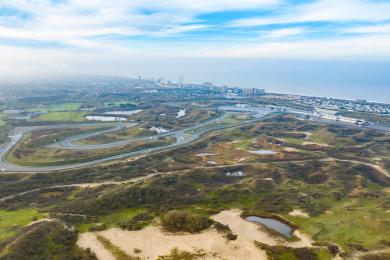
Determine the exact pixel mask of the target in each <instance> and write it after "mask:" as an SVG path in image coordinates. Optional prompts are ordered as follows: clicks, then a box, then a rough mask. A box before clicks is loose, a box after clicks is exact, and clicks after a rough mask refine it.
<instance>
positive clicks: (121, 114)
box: [104, 109, 142, 116]
mask: <svg viewBox="0 0 390 260" xmlns="http://www.w3.org/2000/svg"><path fill="white" fill-rule="evenodd" d="M139 112H142V109H137V110H128V111H108V112H104V114H106V115H120V116H130V115H134V114H137V113H139Z"/></svg>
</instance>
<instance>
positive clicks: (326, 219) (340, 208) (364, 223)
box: [290, 199, 390, 250]
mask: <svg viewBox="0 0 390 260" xmlns="http://www.w3.org/2000/svg"><path fill="white" fill-rule="evenodd" d="M389 216H390V213H388V212H386V211H385V210H384V209H383V208H379V207H378V203H377V202H375V201H373V200H372V199H345V200H343V201H342V202H340V203H337V204H335V205H334V206H332V207H331V209H330V210H328V212H327V213H323V214H321V215H319V216H316V217H310V218H299V217H295V218H293V220H294V221H295V222H296V223H298V224H299V225H300V226H301V227H302V228H303V229H304V230H305V231H306V232H307V233H309V234H311V235H312V236H313V238H314V239H316V240H322V241H332V242H335V243H337V244H339V245H341V246H342V247H344V249H347V250H348V248H349V247H348V246H347V245H353V244H360V245H363V246H364V247H366V248H368V249H372V247H373V246H375V245H378V244H380V241H382V240H386V241H389V239H390V217H389ZM290 218H291V217H290Z"/></svg>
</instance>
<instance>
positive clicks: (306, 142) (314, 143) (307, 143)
mask: <svg viewBox="0 0 390 260" xmlns="http://www.w3.org/2000/svg"><path fill="white" fill-rule="evenodd" d="M302 144H303V145H311V144H313V145H318V146H323V147H332V146H331V145H329V144H321V143H316V142H309V141H305V142H303V143H302Z"/></svg>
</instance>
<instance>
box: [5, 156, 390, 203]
mask: <svg viewBox="0 0 390 260" xmlns="http://www.w3.org/2000/svg"><path fill="white" fill-rule="evenodd" d="M313 160H317V161H320V162H332V161H337V162H348V163H353V164H363V165H366V166H369V167H372V168H374V169H376V170H378V171H379V172H381V173H382V174H383V175H385V176H387V177H389V178H390V173H389V172H387V171H386V170H385V169H383V168H381V167H379V166H378V165H375V164H370V163H366V162H361V161H356V160H345V159H337V158H334V157H327V158H321V159H305V160H285V161H275V162H255V163H238V164H233V165H226V164H225V165H213V166H207V168H208V169H210V168H212V169H227V168H229V167H232V168H236V167H238V166H248V165H259V164H273V163H274V164H286V163H305V162H309V161H313ZM203 168H204V166H198V167H195V168H191V169H184V170H177V171H170V172H159V173H152V174H148V175H145V176H140V177H136V178H132V179H129V180H124V181H103V182H93V183H75V184H64V185H53V186H47V187H42V188H37V189H32V190H28V191H23V192H20V193H16V194H13V195H10V196H7V197H3V198H0V202H2V201H7V200H9V199H13V198H16V197H19V196H23V195H26V194H29V193H33V192H37V191H42V190H47V189H55V188H66V187H78V188H94V187H99V186H103V185H121V184H126V183H137V182H142V181H144V180H147V179H150V178H153V177H155V176H157V175H171V174H177V173H186V172H190V171H194V170H196V169H203Z"/></svg>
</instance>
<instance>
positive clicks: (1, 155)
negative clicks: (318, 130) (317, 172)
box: [0, 109, 273, 173]
mask: <svg viewBox="0 0 390 260" xmlns="http://www.w3.org/2000/svg"><path fill="white" fill-rule="evenodd" d="M224 111H225V112H224V113H223V114H222V115H221V116H220V117H218V118H213V119H210V120H208V121H205V122H203V123H200V124H197V125H194V126H191V127H188V128H185V129H181V130H179V131H174V132H168V133H164V134H160V135H155V136H152V137H142V138H137V139H131V140H125V141H123V142H122V141H120V142H114V143H108V144H101V145H78V144H75V143H74V142H76V141H78V140H80V139H83V138H86V137H90V136H95V135H97V133H88V134H85V135H84V134H83V135H77V136H73V137H69V138H67V139H65V140H64V141H62V142H59V143H58V144H57V143H56V144H52V145H51V148H53V147H56V148H61V149H76V150H83V149H85V148H87V149H104V148H107V147H108V146H109V147H110V148H112V147H119V146H122V145H124V144H127V143H131V142H134V141H135V140H145V139H151V138H157V137H164V136H172V137H175V142H174V143H173V144H170V145H166V146H163V147H161V146H160V147H153V148H146V149H142V150H137V151H133V152H125V153H123V154H119V155H113V156H107V157H104V158H101V159H96V160H91V161H86V162H82V163H73V164H66V165H52V166H22V165H15V164H11V163H9V162H7V161H6V159H5V156H6V154H7V153H8V152H9V151H10V150H11V149H12V148H13V147H14V146H15V145H16V144H17V143H18V142H19V141H20V140H21V138H22V136H23V134H25V133H27V132H31V131H35V130H39V129H61V128H65V127H75V126H85V125H92V124H91V123H84V124H65V125H54V126H34V127H18V128H16V129H15V131H14V132H15V133H14V135H13V136H12V137H11V138H12V140H11V142H10V143H9V144H7V145H6V146H4V147H3V148H2V149H1V150H0V159H1V160H0V169H1V170H2V171H3V172H32V173H37V172H52V171H59V170H69V169H75V168H82V167H87V166H91V165H96V164H100V163H103V162H108V161H113V160H118V159H124V158H129V157H134V156H139V155H144V154H151V153H155V152H161V151H166V150H169V149H172V148H176V147H180V146H183V145H187V144H190V143H192V142H194V141H196V140H197V139H199V138H200V137H201V136H202V135H204V134H205V133H208V132H210V131H218V130H221V129H225V128H231V127H240V126H243V125H247V124H252V123H254V122H257V121H260V120H262V119H264V118H267V117H268V116H269V115H270V114H273V112H272V111H271V110H267V109H263V110H262V111H263V112H262V113H260V112H259V114H261V117H260V116H258V117H257V118H256V119H254V120H248V121H244V122H242V123H238V124H232V125H228V126H226V125H223V124H220V121H221V120H223V119H224V118H225V117H226V116H227V115H228V114H229V112H228V111H229V109H224ZM259 111H260V109H259ZM100 125H101V123H100ZM116 129H118V128H116ZM113 130H115V128H114V129H111V130H104V131H99V132H100V133H99V134H101V133H102V132H105V133H107V132H110V131H113ZM49 147H50V146H49Z"/></svg>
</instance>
